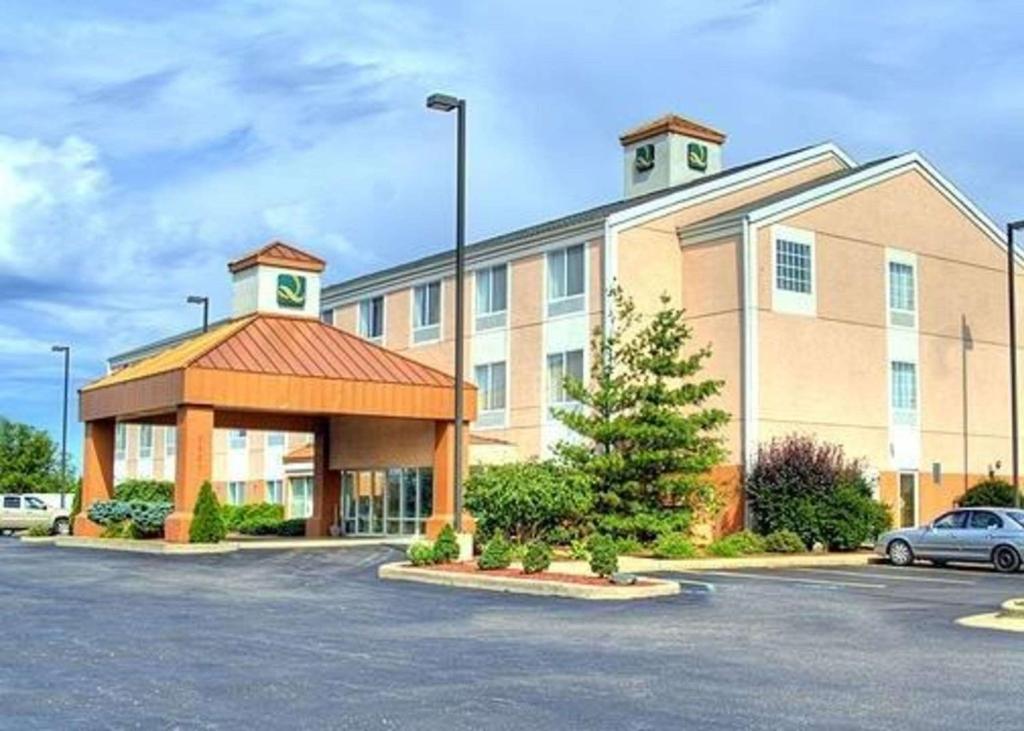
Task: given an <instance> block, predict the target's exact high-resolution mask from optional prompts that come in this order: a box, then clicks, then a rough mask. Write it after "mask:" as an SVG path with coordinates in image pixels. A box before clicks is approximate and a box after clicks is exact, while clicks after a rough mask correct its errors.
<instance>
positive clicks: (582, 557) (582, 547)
mask: <svg viewBox="0 0 1024 731" xmlns="http://www.w3.org/2000/svg"><path fill="white" fill-rule="evenodd" d="M569 558H571V559H572V560H573V561H589V560H590V551H588V550H587V542H586V541H584V540H582V539H580V540H575V541H573V542H572V543H570V544H569Z"/></svg>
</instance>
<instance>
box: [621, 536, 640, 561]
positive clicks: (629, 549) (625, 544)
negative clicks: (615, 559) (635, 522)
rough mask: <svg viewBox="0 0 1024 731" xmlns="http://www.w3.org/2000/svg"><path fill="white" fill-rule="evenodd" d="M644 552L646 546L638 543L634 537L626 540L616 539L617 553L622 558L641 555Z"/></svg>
mask: <svg viewBox="0 0 1024 731" xmlns="http://www.w3.org/2000/svg"><path fill="white" fill-rule="evenodd" d="M643 550H644V544H642V543H641V542H640V541H638V540H637V539H636V538H633V537H632V536H628V537H625V538H616V539H615V552H616V553H618V554H619V555H620V556H626V555H629V554H633V553H640V552H642V551H643Z"/></svg>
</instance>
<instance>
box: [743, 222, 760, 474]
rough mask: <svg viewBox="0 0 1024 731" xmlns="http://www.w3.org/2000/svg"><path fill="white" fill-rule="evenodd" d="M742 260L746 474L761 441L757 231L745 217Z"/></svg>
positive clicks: (744, 448) (744, 449)
mask: <svg viewBox="0 0 1024 731" xmlns="http://www.w3.org/2000/svg"><path fill="white" fill-rule="evenodd" d="M742 230H743V238H742V241H741V249H740V251H741V256H742V265H743V309H742V313H743V320H742V322H743V340H742V343H743V348H742V351H741V359H742V367H743V406H742V409H743V437H742V438H743V468H744V472H745V473H746V472H748V471H749V470H750V469H751V467H753V465H754V462H755V461H756V460H757V449H758V440H759V439H760V433H759V428H758V427H759V426H760V425H759V423H758V419H759V418H760V405H759V401H760V381H759V375H758V369H759V366H758V361H759V355H760V354H759V352H758V345H759V341H758V321H757V316H758V309H757V308H758V301H757V300H758V281H757V272H758V266H757V264H758V262H757V228H756V227H754V226H751V224H750V221H749V219H747V218H746V217H744V218H743V220H742Z"/></svg>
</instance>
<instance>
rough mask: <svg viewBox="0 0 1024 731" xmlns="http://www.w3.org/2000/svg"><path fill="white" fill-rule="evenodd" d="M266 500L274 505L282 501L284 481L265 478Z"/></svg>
mask: <svg viewBox="0 0 1024 731" xmlns="http://www.w3.org/2000/svg"><path fill="white" fill-rule="evenodd" d="M267 502H268V503H273V504H274V505H281V504H283V503H284V483H283V482H282V481H281V480H267Z"/></svg>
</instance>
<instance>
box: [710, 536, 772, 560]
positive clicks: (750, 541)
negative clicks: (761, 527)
mask: <svg viewBox="0 0 1024 731" xmlns="http://www.w3.org/2000/svg"><path fill="white" fill-rule="evenodd" d="M764 551H765V542H764V538H762V537H761V536H759V535H757V534H756V533H751V532H750V531H748V530H741V531H740V532H739V533H733V534H732V535H728V536H726V537H725V538H720V539H719V540H717V541H715V542H714V543H712V544H711V545H710V546H708V553H710V554H711V555H712V556H718V557H719V558H736V557H737V556H747V555H749V554H752V553H764Z"/></svg>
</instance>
